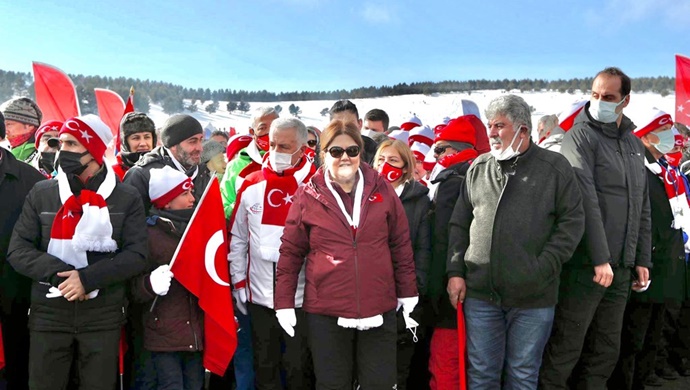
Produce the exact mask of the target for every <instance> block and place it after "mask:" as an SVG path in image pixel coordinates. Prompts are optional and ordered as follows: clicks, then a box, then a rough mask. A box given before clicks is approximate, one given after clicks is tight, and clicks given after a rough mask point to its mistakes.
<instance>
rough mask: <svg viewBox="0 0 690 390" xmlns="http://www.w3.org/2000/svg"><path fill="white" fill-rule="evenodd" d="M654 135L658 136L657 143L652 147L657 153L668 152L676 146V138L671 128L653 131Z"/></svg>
mask: <svg viewBox="0 0 690 390" xmlns="http://www.w3.org/2000/svg"><path fill="white" fill-rule="evenodd" d="M654 135H656V136H657V137H659V143H657V144H652V145H654V147H655V148H656V150H658V151H659V153H661V154H666V153H670V152H671V151H672V150H673V148H675V147H676V140H675V136H674V134H673V128H670V129H668V130H664V131H660V132H658V133H654Z"/></svg>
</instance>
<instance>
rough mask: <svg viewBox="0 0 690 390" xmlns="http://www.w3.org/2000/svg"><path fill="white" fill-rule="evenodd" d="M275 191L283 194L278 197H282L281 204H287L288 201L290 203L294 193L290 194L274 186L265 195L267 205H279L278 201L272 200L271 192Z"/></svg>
mask: <svg viewBox="0 0 690 390" xmlns="http://www.w3.org/2000/svg"><path fill="white" fill-rule="evenodd" d="M276 192H277V193H279V194H280V195H281V196H282V195H285V196H283V197H282V198H279V199H282V201H283V205H287V204H288V203H292V198H293V197H294V195H290V194H288V193H286V192H284V191H283V190H280V189H277V188H274V189H272V190H270V191H268V195H267V196H266V201H267V202H268V205H269V206H271V207H276V208H278V207H280V206H281V204H280V202H278V203H277V204H276V203H273V200H272V199H273V194H274V193H276Z"/></svg>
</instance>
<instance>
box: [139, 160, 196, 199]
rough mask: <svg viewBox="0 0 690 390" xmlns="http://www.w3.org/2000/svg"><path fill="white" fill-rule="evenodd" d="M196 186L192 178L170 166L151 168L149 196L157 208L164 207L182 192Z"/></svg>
mask: <svg viewBox="0 0 690 390" xmlns="http://www.w3.org/2000/svg"><path fill="white" fill-rule="evenodd" d="M193 187H194V184H192V179H190V178H189V177H188V176H187V175H185V174H184V173H182V172H180V171H178V170H177V169H174V168H171V167H169V166H167V165H166V166H164V167H163V168H154V169H151V179H149V197H150V198H151V203H153V206H154V207H155V208H157V209H159V210H160V209H163V208H164V207H165V205H167V204H168V203H170V201H172V200H173V199H175V198H176V197H177V196H178V195H180V194H181V193H183V192H185V191H187V190H189V189H191V188H193Z"/></svg>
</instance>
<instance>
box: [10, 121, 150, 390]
mask: <svg viewBox="0 0 690 390" xmlns="http://www.w3.org/2000/svg"><path fill="white" fill-rule="evenodd" d="M111 139H112V134H111V132H110V129H109V128H108V126H107V125H106V124H105V123H103V121H101V120H100V118H98V117H97V116H95V115H85V116H80V117H74V118H70V119H68V120H67V121H66V122H65V123H64V125H63V126H62V128H61V129H60V141H61V142H62V148H61V150H60V157H59V158H58V165H59V168H58V174H57V176H56V177H55V179H54V180H45V181H41V182H39V183H37V184H36V185H35V186H34V187H33V189H32V190H31V191H30V192H29V194H28V196H27V197H26V202H25V203H24V208H23V210H22V213H21V216H20V217H19V220H18V221H17V223H16V225H15V228H14V232H13V234H12V239H11V241H10V246H9V250H8V261H9V262H10V264H11V265H12V266H13V267H14V268H15V269H16V270H17V272H19V273H21V274H23V275H25V276H28V277H29V278H31V279H32V280H33V283H32V285H31V312H30V317H29V331H30V338H31V342H30V348H29V365H30V370H29V387H30V388H31V389H34V390H43V389H46V390H48V389H56V388H57V389H61V388H65V386H67V382H68V380H69V376H70V367H71V366H73V365H74V366H76V372H77V373H78V375H79V385H80V388H81V389H89V390H93V389H97V390H100V389H103V390H112V389H113V388H114V386H115V378H116V367H117V355H118V342H119V340H120V329H121V327H122V325H123V324H124V322H125V318H126V308H127V298H126V294H125V293H126V283H127V282H128V280H129V279H130V278H132V277H133V276H135V275H137V274H139V273H141V272H143V271H144V270H145V268H146V256H147V252H148V250H147V234H146V225H145V217H144V209H143V206H142V202H141V198H140V196H139V194H138V193H137V191H136V190H135V189H134V188H132V187H130V186H128V185H126V184H122V183H120V182H119V181H118V180H117V177H116V176H115V173H114V172H113V171H112V169H111V168H110V167H109V166H108V164H106V163H104V161H103V157H104V155H105V150H106V145H107V144H108V142H110V140H111Z"/></svg>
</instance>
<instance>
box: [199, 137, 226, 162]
mask: <svg viewBox="0 0 690 390" xmlns="http://www.w3.org/2000/svg"><path fill="white" fill-rule="evenodd" d="M203 147H204V151H203V152H201V163H202V164H206V163H207V162H209V161H211V159H212V158H213V157H214V156H215V155H217V154H222V153H225V146H223V144H221V143H220V142H218V141H214V140H208V141H205V142H204V144H203Z"/></svg>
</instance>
